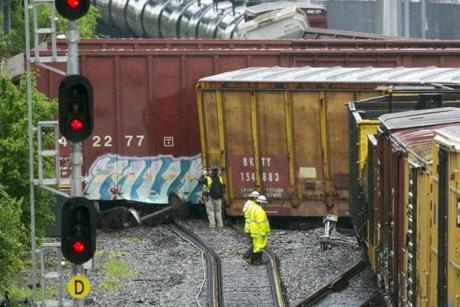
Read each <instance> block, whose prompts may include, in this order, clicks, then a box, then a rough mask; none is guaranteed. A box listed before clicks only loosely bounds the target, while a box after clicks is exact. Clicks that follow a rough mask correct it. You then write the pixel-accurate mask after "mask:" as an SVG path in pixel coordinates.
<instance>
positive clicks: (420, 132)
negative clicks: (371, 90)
mask: <svg viewBox="0 0 460 307" xmlns="http://www.w3.org/2000/svg"><path fill="white" fill-rule="evenodd" d="M379 121H381V126H380V127H379V129H378V133H377V135H376V136H375V137H374V136H373V135H370V136H369V141H370V142H369V152H368V159H367V161H366V162H365V165H366V168H367V169H368V175H367V176H363V178H362V180H363V181H364V183H363V184H364V185H366V184H367V186H368V195H367V201H368V202H369V204H368V205H369V208H370V210H369V212H368V213H367V214H368V219H369V220H368V224H367V225H368V235H367V236H368V256H369V259H370V262H371V264H372V267H373V269H374V270H375V271H376V272H377V273H378V276H379V278H380V280H381V284H382V287H383V288H384V291H385V292H386V294H387V295H388V299H389V302H390V303H391V304H392V305H393V306H398V305H403V306H425V305H426V306H455V304H456V303H457V304H458V302H456V301H455V300H456V299H458V288H457V289H456V288H453V287H451V286H450V284H458V282H459V277H458V255H457V252H456V250H457V249H458V246H459V244H460V240H459V237H458V229H457V227H452V228H450V227H451V226H453V225H455V226H456V223H457V221H456V219H458V213H457V212H456V211H455V204H456V198H458V191H456V190H455V189H454V190H452V187H453V184H455V183H454V182H452V181H453V180H454V179H455V176H452V174H453V173H455V169H456V168H455V167H456V166H454V167H453V168H448V167H447V164H445V165H444V166H440V167H438V166H437V165H438V164H440V165H441V164H442V162H439V163H438V158H437V156H438V153H437V152H438V151H440V149H439V148H442V146H440V145H436V144H434V143H435V142H434V141H433V137H434V136H435V135H439V132H436V131H438V130H440V131H443V130H444V131H446V132H448V133H447V134H448V135H449V137H446V136H445V137H444V138H442V140H443V142H444V144H445V145H447V144H449V145H450V146H449V145H447V146H446V148H447V149H448V151H449V152H453V154H451V155H450V158H449V159H452V158H453V159H452V161H453V163H454V165H456V162H455V161H456V160H455V158H456V154H455V151H456V149H455V144H456V143H455V138H453V135H455V133H459V132H460V109H459V108H438V109H429V110H416V111H406V112H398V113H391V114H385V115H382V116H380V117H379ZM446 129H447V130H446ZM440 139H441V138H440V137H438V136H437V137H435V140H436V143H439V140H440ZM441 151H442V150H441ZM441 156H442V155H439V161H441V160H442V159H441ZM444 163H447V162H446V160H444ZM443 167H444V173H443ZM449 174H450V177H448V176H449ZM438 185H439V187H442V188H441V189H437V188H436V187H437V186H438ZM449 186H450V187H451V190H452V191H451V192H452V193H451V192H449V188H448V187H449ZM442 202H444V204H443V205H441V203H442ZM449 203H452V204H453V205H450V206H449V205H448V204H449ZM448 223H450V224H448ZM447 225H450V226H449V228H448V226H447ZM447 242H448V243H447ZM441 258H442V259H441ZM456 265H457V267H456ZM447 271H449V272H450V275H448V274H447ZM439 274H441V275H439ZM448 285H449V286H448Z"/></svg>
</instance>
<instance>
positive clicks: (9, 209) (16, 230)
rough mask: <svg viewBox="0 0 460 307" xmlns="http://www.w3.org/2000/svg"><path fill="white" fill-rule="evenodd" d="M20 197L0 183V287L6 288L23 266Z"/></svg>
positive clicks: (23, 238)
mask: <svg viewBox="0 0 460 307" xmlns="http://www.w3.org/2000/svg"><path fill="white" fill-rule="evenodd" d="M22 205H23V201H22V199H19V200H16V199H14V198H12V197H10V196H9V195H8V194H7V193H6V192H5V189H4V188H3V186H2V185H0V216H1V219H0V246H1V248H0V289H8V288H9V287H10V286H11V280H12V279H14V278H15V275H16V274H17V272H18V270H19V269H20V268H22V267H23V261H22V259H23V257H24V253H25V250H24V246H23V243H22V242H24V240H25V236H24V225H23V224H22V222H21V215H22V211H21V207H22Z"/></svg>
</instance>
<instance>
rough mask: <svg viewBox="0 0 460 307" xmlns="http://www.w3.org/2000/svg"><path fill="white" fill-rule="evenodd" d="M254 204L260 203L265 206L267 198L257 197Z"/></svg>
mask: <svg viewBox="0 0 460 307" xmlns="http://www.w3.org/2000/svg"><path fill="white" fill-rule="evenodd" d="M256 202H258V203H261V204H266V203H267V198H266V197H265V196H263V195H259V196H258V197H257V199H256Z"/></svg>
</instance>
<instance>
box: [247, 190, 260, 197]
mask: <svg viewBox="0 0 460 307" xmlns="http://www.w3.org/2000/svg"><path fill="white" fill-rule="evenodd" d="M259 195H260V193H259V192H257V191H252V192H251V194H249V196H250V197H252V198H257V197H259Z"/></svg>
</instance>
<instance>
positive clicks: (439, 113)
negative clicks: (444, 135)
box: [379, 107, 460, 131]
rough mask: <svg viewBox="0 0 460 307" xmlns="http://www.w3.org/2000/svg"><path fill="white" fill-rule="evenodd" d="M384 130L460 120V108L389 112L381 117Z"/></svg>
mask: <svg viewBox="0 0 460 307" xmlns="http://www.w3.org/2000/svg"><path fill="white" fill-rule="evenodd" d="M379 120H380V122H381V123H382V127H383V129H384V130H388V131H389V130H397V129H408V128H417V127H426V126H434V125H441V124H449V123H456V122H460V108H451V107H450V108H437V109H426V110H413V111H405V112H397V113H388V114H384V115H382V116H380V117H379Z"/></svg>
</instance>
